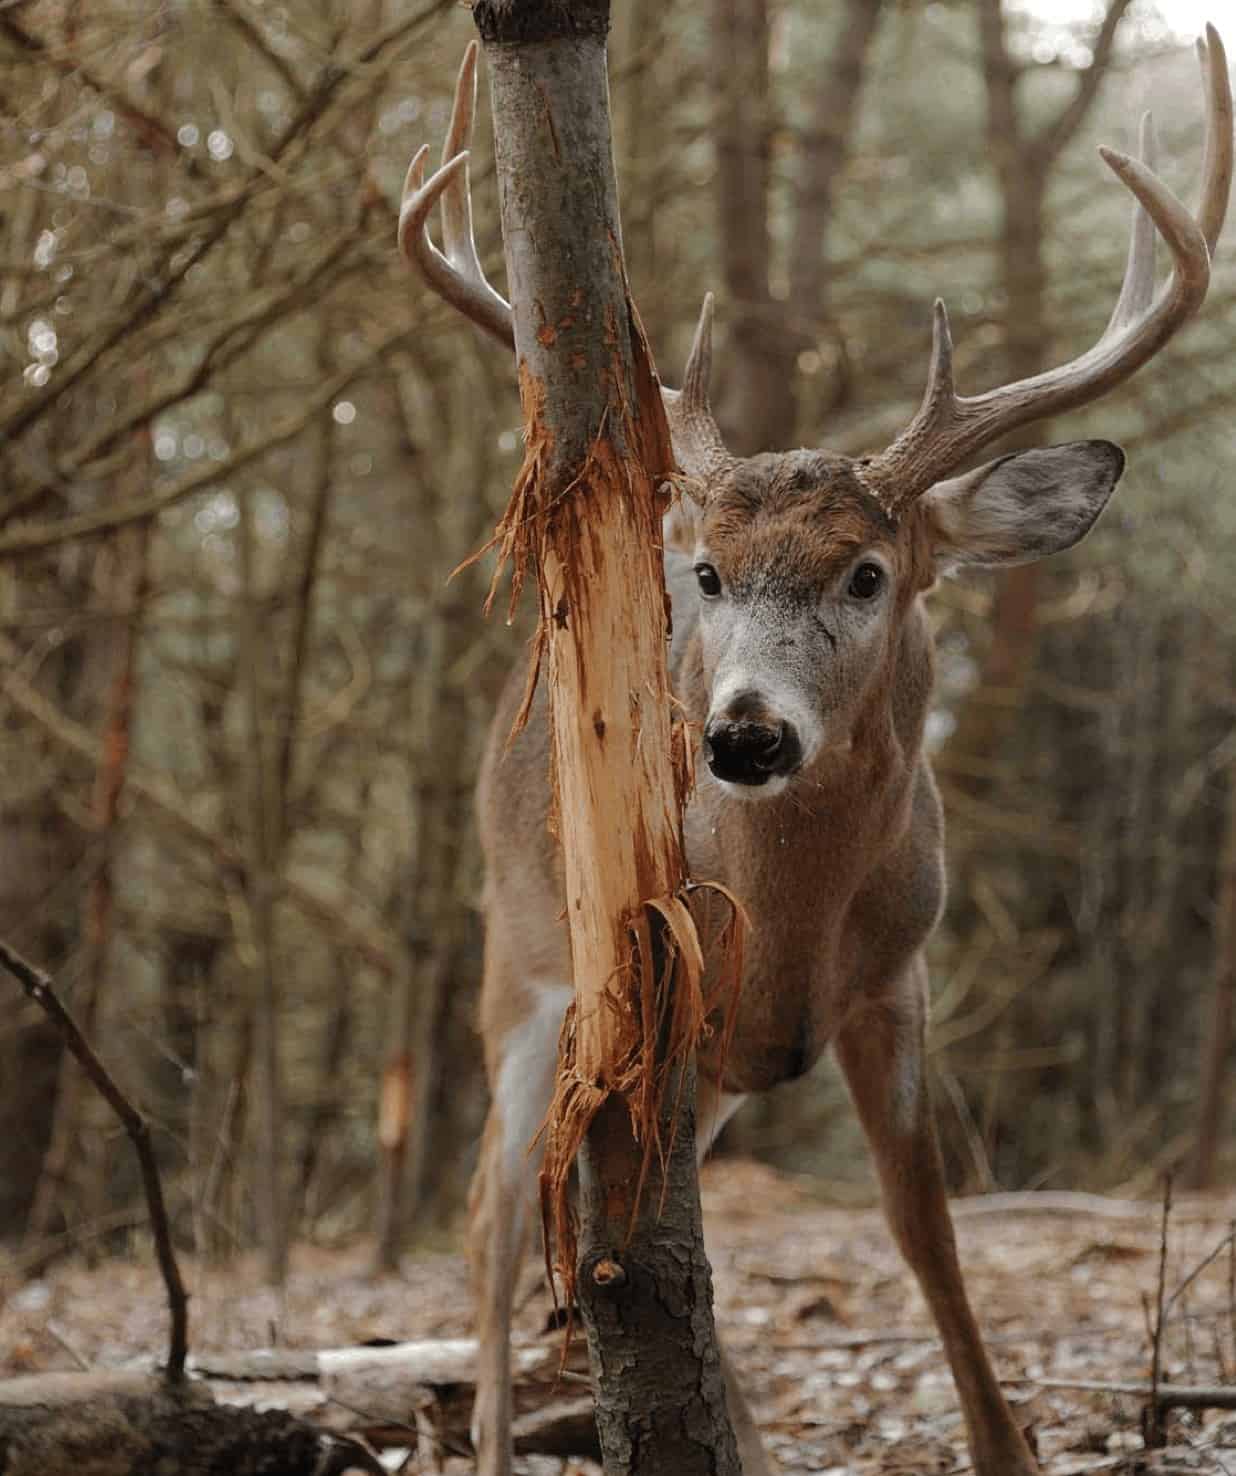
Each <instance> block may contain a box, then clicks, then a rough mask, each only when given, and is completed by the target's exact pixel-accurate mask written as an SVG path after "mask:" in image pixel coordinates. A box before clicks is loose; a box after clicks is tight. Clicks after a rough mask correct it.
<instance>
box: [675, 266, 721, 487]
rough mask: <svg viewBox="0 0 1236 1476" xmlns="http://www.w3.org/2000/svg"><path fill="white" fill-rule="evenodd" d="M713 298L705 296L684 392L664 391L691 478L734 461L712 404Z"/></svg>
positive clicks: (677, 446) (677, 443)
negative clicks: (710, 396) (709, 383)
mask: <svg viewBox="0 0 1236 1476" xmlns="http://www.w3.org/2000/svg"><path fill="white" fill-rule="evenodd" d="M712 314H713V295H712V293H711V292H707V293H705V294H704V303H703V306H702V307H701V308H700V318H699V322H698V323H697V324H696V325H695V337H694V339H693V340H692V343H691V352H690V354H689V355H688V357H687V367H686V369H685V371H684V372H683V377H682V389H681V390H678V391H675V390H670V389H666V390H662V396H663V398H664V401H665V412H666V415H667V417H668V418H669V422H670V432H671V435H672V437H673V441H674V453H675V455H676V456H677V457H678V460H679V462H680V463H681V464H682V469H683V471H685V472H686V473H687V474H688V475H689V476H702V475H704V474H706V473H707V472H708V471H710V470H714V469H715V468H716V467H717V466H719V465H723V464H724V463H725V462H727V461H729V460H730V454H729V452H728V451H727V450H726V449H725V442H724V441H723V440H722V439H721V432H720V431H719V430H718V429H717V422H716V421H715V420H714V419H713V414H712V407H711V406H710V404H709V402H708V381H709V379H710V378H711V375H712Z"/></svg>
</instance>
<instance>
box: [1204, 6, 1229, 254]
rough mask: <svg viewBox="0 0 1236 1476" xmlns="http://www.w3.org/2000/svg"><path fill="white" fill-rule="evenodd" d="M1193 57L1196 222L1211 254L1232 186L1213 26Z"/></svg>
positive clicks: (1225, 81) (1223, 83)
mask: <svg viewBox="0 0 1236 1476" xmlns="http://www.w3.org/2000/svg"><path fill="white" fill-rule="evenodd" d="M1197 57H1198V61H1199V62H1200V63H1201V67H1202V80H1203V83H1204V85H1205V88H1206V143H1205V146H1204V150H1203V153H1202V202H1201V205H1200V207H1199V209H1198V213H1197V215H1198V223H1199V225H1200V226H1201V228H1202V234H1203V235H1204V236H1205V237H1206V245H1207V247H1208V248H1209V250H1210V254H1211V255H1212V256H1213V255H1214V250H1215V246H1216V245H1217V244H1218V241H1219V232H1220V231H1221V230H1222V229H1223V217H1224V214H1225V213H1226V211H1227V199H1228V195H1229V193H1230V192H1231V188H1232V88H1231V82H1230V81H1229V78H1228V71H1227V53H1226V52H1225V51H1224V49H1223V41H1222V39H1221V37H1220V36H1219V33H1218V31H1216V30H1215V28H1214V26H1211V25H1208V26H1207V27H1206V35H1205V37H1201V36H1199V37H1198V41H1197Z"/></svg>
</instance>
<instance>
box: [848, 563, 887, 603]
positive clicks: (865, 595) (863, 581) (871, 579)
mask: <svg viewBox="0 0 1236 1476" xmlns="http://www.w3.org/2000/svg"><path fill="white" fill-rule="evenodd" d="M883 587H884V570H883V569H881V568H880V566H879V564H860V565H859V566H858V568H857V569H855V571H854V573H853V574H851V575H850V587H849V589H848V590H847V593H848V594H850V595H852V596H853V597H854V599H856V600H870V599H874V598H875V596H876V595H878V594H879V593H880V590H881V589H882V588H883Z"/></svg>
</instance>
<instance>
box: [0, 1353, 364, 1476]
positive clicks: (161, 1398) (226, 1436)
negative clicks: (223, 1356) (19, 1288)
mask: <svg viewBox="0 0 1236 1476" xmlns="http://www.w3.org/2000/svg"><path fill="white" fill-rule="evenodd" d="M153 1471H175V1472H176V1473H177V1476H273V1473H275V1472H278V1473H279V1476H328V1473H329V1476H343V1473H345V1472H348V1471H361V1472H367V1473H371V1476H382V1467H381V1466H380V1465H379V1464H378V1462H377V1461H376V1460H375V1459H374V1457H373V1456H372V1455H370V1454H369V1453H368V1452H367V1451H365V1450H364V1448H363V1447H362V1446H360V1445H359V1444H358V1443H357V1442H356V1441H355V1440H352V1439H348V1438H340V1437H339V1436H337V1435H335V1434H332V1433H329V1432H324V1431H321V1430H316V1429H314V1427H313V1426H312V1425H310V1424H307V1423H306V1422H305V1421H304V1420H300V1419H297V1418H296V1417H295V1416H293V1415H290V1414H288V1413H287V1412H286V1411H283V1410H258V1409H236V1408H230V1407H227V1406H225V1405H221V1404H216V1403H215V1400H214V1397H213V1395H212V1394H211V1391H210V1389H209V1388H208V1387H207V1386H205V1385H203V1384H201V1383H197V1382H195V1381H180V1382H177V1383H169V1382H168V1381H167V1380H166V1379H164V1378H162V1377H160V1376H158V1375H154V1374H138V1373H107V1374H60V1373H50V1374H33V1375H27V1376H26V1377H23V1378H17V1379H9V1380H6V1381H5V1382H3V1383H0V1476H66V1473H70V1472H71V1473H72V1476H144V1473H149V1472H153Z"/></svg>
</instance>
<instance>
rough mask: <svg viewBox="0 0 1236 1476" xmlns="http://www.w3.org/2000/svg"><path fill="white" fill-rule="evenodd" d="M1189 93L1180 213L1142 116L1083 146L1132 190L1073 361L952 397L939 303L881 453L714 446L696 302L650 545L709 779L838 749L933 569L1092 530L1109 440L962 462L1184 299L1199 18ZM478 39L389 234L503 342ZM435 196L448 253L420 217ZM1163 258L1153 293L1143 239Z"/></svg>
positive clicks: (1213, 45)
mask: <svg viewBox="0 0 1236 1476" xmlns="http://www.w3.org/2000/svg"><path fill="white" fill-rule="evenodd" d="M1198 54H1199V59H1200V61H1201V67H1202V79H1203V88H1204V92H1205V98H1206V142H1205V151H1204V161H1203V183H1202V197H1201V204H1200V207H1199V210H1198V212H1197V215H1196V216H1194V215H1193V214H1191V213H1190V212H1189V211H1188V210H1187V209H1186V207H1185V206H1184V205H1182V204H1181V202H1180V201H1179V200H1178V199H1177V198H1176V196H1175V195H1174V194H1173V193H1172V191H1171V190H1170V189H1169V188H1168V187H1167V185H1165V184H1164V183H1163V182H1162V180H1160V179H1159V178H1158V176H1157V175H1156V174H1155V173H1154V170H1153V167H1152V159H1151V152H1152V134H1151V128H1150V120H1149V117H1147V118H1146V119H1145V120H1144V121H1143V125H1142V129H1141V143H1140V149H1139V155H1140V157H1139V158H1131V157H1129V156H1127V155H1124V154H1121V153H1117V152H1116V151H1115V150H1112V149H1106V148H1105V149H1101V150H1100V154H1101V155H1102V158H1103V160H1104V162H1105V163H1106V164H1107V165H1108V166H1109V167H1110V168H1111V169H1112V171H1113V172H1114V173H1115V174H1116V176H1117V178H1118V179H1120V181H1121V182H1122V184H1124V185H1125V187H1126V188H1127V189H1128V190H1129V191H1130V193H1131V194H1132V195H1133V196H1134V200H1135V205H1134V215H1133V223H1132V228H1131V233H1130V241H1129V248H1128V258H1127V265H1126V269H1125V276H1124V283H1123V286H1122V288H1121V291H1120V295H1119V298H1118V300H1117V303H1116V307H1115V310H1114V312H1113V313H1112V316H1111V319H1110V321H1109V323H1108V325H1107V328H1106V329H1105V331H1104V333H1103V335H1102V336H1101V337H1100V339H1099V340H1098V342H1097V343H1096V344H1094V346H1093V347H1091V348H1090V349H1088V350H1087V351H1086V352H1085V353H1083V354H1082V355H1080V357H1078V358H1076V359H1074V360H1072V361H1071V362H1069V363H1067V364H1064V365H1062V366H1060V367H1058V368H1055V369H1051V370H1048V371H1046V372H1045V373H1043V374H1039V375H1035V376H1034V377H1033V378H1030V379H1025V380H1021V381H1018V382H1016V383H1013V384H1008V385H1004V386H1002V387H1000V388H998V389H993V390H989V391H988V392H986V393H985V394H981V395H976V396H973V397H965V396H961V395H959V394H958V393H957V390H956V387H955V385H954V381H953V363H952V340H951V337H950V333H949V324H948V315H947V313H946V312H945V309H944V305H943V303H942V302H939V301H937V302H936V304H935V317H934V330H933V340H932V351H931V360H930V365H929V369H928V374H927V388H926V392H925V394H924V396H923V401H922V404H921V406H920V407H919V410H918V412H917V413H916V414H915V416H914V417H913V419H912V420H911V421H910V423H909V425H908V426H907V427H906V428H905V430H904V431H903V432H902V433H901V434H900V435H899V436H898V437H897V438H896V439H895V440H894V441H893V442H892V444H891V445H889V446H888V447H887V448H885V449H884V450H883V451H880V452H879V453H878V454H875V455H871V456H862V457H858V458H850V457H846V456H842V455H839V454H836V453H832V452H829V451H826V450H818V451H792V452H784V453H771V454H763V455H759V456H754V457H748V458H738V457H734V456H731V455H730V454H729V453H728V452H727V451H726V448H725V444H724V441H723V439H722V437H721V434H720V431H719V430H718V428H717V425H716V422H715V420H714V418H713V415H712V412H711V409H710V407H709V401H708V381H709V369H710V364H711V354H712V350H711V333H712V315H713V304H712V297H711V295H709V296H708V297H706V298H705V301H704V307H703V311H702V312H701V315H700V320H699V325H698V328H697V330H696V335H695V342H694V344H693V347H692V350H691V355H690V358H689V360H688V363H687V368H686V373H685V376H684V381H683V388H682V390H681V391H674V390H670V389H666V390H664V391H663V395H664V399H665V406H666V412H667V416H668V419H669V423H670V428H671V432H672V436H673V444H674V450H675V454H676V456H677V458H678V461H679V463H680V466H681V468H682V470H683V472H684V473H685V486H686V488H687V491H686V492H684V493H683V495H681V496H680V497H679V499H678V501H677V503H676V504H675V506H674V507H673V508H672V509H671V512H670V514H669V515H668V516H667V519H666V526H665V535H666V544H667V547H670V548H673V549H676V550H678V551H679V552H681V553H684V554H686V555H687V556H688V557H689V558H690V559H691V560H692V561H693V563H694V568H695V576H696V580H697V583H698V589H699V598H700V620H699V630H700V644H701V658H702V663H703V673H704V679H705V683H706V687H707V691H708V711H707V716H706V718H705V719H704V725H705V727H704V731H705V746H706V754H707V757H708V762H709V765H710V768H711V769H712V772H713V774H714V776H715V777H716V778H717V779H718V780H719V781H720V782H721V783H722V784H723V785H724V786H725V787H726V788H727V789H728V790H729V791H730V792H731V793H732V794H734V795H735V796H740V795H741V796H743V797H752V798H754V797H756V796H763V795H768V794H773V793H776V792H777V791H778V790H779V789H781V788H783V787H784V786H785V785H786V783H787V782H789V781H790V780H791V778H792V777H793V776H794V775H795V774H796V773H798V772H799V771H800V770H809V769H810V768H811V766H812V765H813V764H814V763H815V762H816V760H817V759H818V758H819V757H820V755H821V754H823V753H825V752H826V751H828V750H832V749H838V748H842V749H844V748H845V747H847V746H848V745H849V743H850V741H851V739H852V737H853V736H854V734H855V732H856V729H857V727H858V726H859V724H860V720H861V716H862V714H863V712H864V710H865V709H866V708H867V707H868V706H869V705H870V704H869V698H870V696H871V694H872V691H873V689H874V688H877V687H879V685H880V684H881V683H885V684H887V681H888V679H889V673H890V672H891V671H892V669H893V668H894V666H895V664H896V663H895V657H896V652H897V648H898V644H899V642H900V641H901V639H902V636H903V631H904V628H905V616H906V614H907V611H908V610H909V608H910V606H911V605H912V604H913V602H914V600H915V598H916V596H918V595H919V594H920V593H921V592H922V591H923V590H925V589H926V588H928V587H929V586H930V585H931V584H932V583H933V582H934V581H935V579H936V577H937V574H938V573H939V572H941V571H942V570H947V569H949V568H951V567H953V566H956V565H960V564H966V563H973V564H986V565H1001V564H1016V563H1024V562H1027V561H1030V560H1034V559H1039V558H1042V557H1044V556H1045V555H1047V554H1051V553H1056V552H1059V551H1061V550H1063V549H1066V548H1070V547H1072V546H1073V544H1075V543H1077V542H1078V541H1079V540H1080V539H1081V538H1083V537H1084V536H1085V535H1086V533H1087V532H1089V530H1090V528H1091V527H1092V526H1093V524H1094V522H1095V519H1096V518H1097V517H1098V516H1099V514H1100V513H1101V512H1102V510H1103V508H1104V507H1105V506H1106V504H1107V501H1108V499H1109V498H1110V496H1111V494H1112V492H1113V490H1114V488H1115V486H1116V483H1117V481H1118V480H1119V478H1120V475H1121V472H1122V470H1123V468H1124V455H1123V453H1122V452H1121V451H1120V449H1119V448H1118V447H1117V446H1114V445H1112V444H1111V443H1110V442H1108V441H1081V442H1074V443H1071V444H1067V445H1061V446H1053V447H1047V448H1044V449H1040V450H1030V451H1021V452H1017V453H1014V454H1012V455H1008V456H1002V457H999V458H997V459H996V460H994V461H991V462H988V463H987V464H986V465H982V466H978V467H976V468H974V469H971V470H964V471H961V472H960V474H958V469H959V468H961V467H964V466H965V465H966V464H967V463H968V462H969V461H970V460H971V459H972V458H973V457H974V456H975V455H976V454H977V453H978V452H980V451H981V450H982V449H983V448H984V447H985V446H988V445H990V444H991V443H992V442H994V441H996V440H998V439H999V438H1000V437H1001V436H1003V435H1005V434H1007V433H1008V432H1010V431H1013V430H1016V429H1018V428H1020V427H1022V426H1025V425H1028V424H1030V423H1032V422H1034V421H1036V420H1041V419H1045V418H1047V417H1049V416H1054V415H1058V414H1060V413H1062V412H1064V411H1066V410H1073V409H1077V408H1079V407H1081V406H1083V405H1086V404H1089V403H1090V402H1091V401H1093V400H1096V399H1098V398H1099V397H1100V396H1102V395H1104V394H1106V393H1107V392H1108V391H1109V390H1112V389H1114V388H1115V387H1116V386H1117V385H1119V384H1122V383H1123V382H1124V381H1125V380H1126V379H1128V378H1129V377H1130V376H1131V375H1132V374H1133V373H1134V372H1135V371H1136V370H1137V369H1139V368H1140V367H1141V366H1142V365H1143V364H1145V363H1146V362H1147V361H1148V360H1149V359H1151V358H1152V357H1153V356H1154V355H1155V354H1156V353H1157V352H1158V351H1159V350H1160V349H1161V348H1162V347H1163V345H1164V344H1166V343H1167V342H1168V340H1169V339H1170V338H1171V337H1172V336H1173V335H1174V334H1175V333H1176V332H1177V330H1178V329H1179V328H1180V327H1181V326H1182V325H1183V324H1184V323H1186V322H1187V321H1188V320H1189V318H1191V317H1192V316H1193V315H1194V313H1196V312H1197V310H1198V308H1199V307H1200V306H1201V303H1202V301H1203V300H1204V298H1205V296H1206V291H1207V287H1208V285H1209V280H1210V258H1211V253H1212V252H1213V250H1214V247H1215V244H1216V242H1217V240H1218V236H1219V232H1220V229H1221V227H1222V224H1223V218H1224V215H1225V213H1226V209H1227V201H1228V194H1229V191H1230V185H1231V177H1232V98H1231V91H1230V86H1229V82H1228V73H1227V62H1226V58H1225V56H1224V51H1223V45H1222V42H1221V41H1220V39H1219V37H1218V34H1217V33H1216V32H1215V30H1214V28H1213V27H1208V28H1207V34H1206V39H1205V40H1204V41H1199V42H1198ZM476 56H477V47H476V43H475V42H474V43H472V45H470V46H469V48H468V50H467V53H466V54H465V57H464V61H463V65H462V67H461V69H460V74H459V81H458V85H457V88H456V94H455V107H454V112H453V114H452V119H451V126H450V129H449V132H448V135H447V140H446V144H445V147H444V150H443V164H442V167H441V168H440V169H439V170H438V171H437V173H435V174H434V175H433V176H432V178H430V179H429V180H428V181H426V180H425V177H424V175H425V161H426V158H427V154H428V150H427V148H422V149H421V150H420V152H419V153H418V154H417V155H416V157H415V159H414V160H413V161H412V165H411V168H410V169H409V171H408V179H407V183H406V185H405V191H404V199H403V204H402V208H401V212H400V222H399V241H400V245H401V248H402V249H403V251H404V253H405V255H407V256H408V258H409V260H411V261H413V262H414V263H416V264H417V265H418V266H419V267H420V269H421V270H422V272H423V273H424V275H425V276H426V278H427V279H428V280H429V282H430V284H431V285H432V286H433V287H434V289H435V291H437V292H438V293H439V294H440V295H441V296H442V297H444V298H445V299H446V300H447V301H449V302H451V303H453V304H454V305H455V306H456V307H458V308H459V309H460V310H461V311H462V312H463V313H464V314H465V315H466V316H468V317H469V318H471V319H472V320H473V321H474V322H476V323H477V324H478V325H479V326H481V327H482V328H484V329H485V330H486V331H487V332H488V333H490V334H491V335H492V336H494V337H496V338H497V339H498V340H499V341H500V342H502V343H504V344H506V345H507V346H508V347H510V348H513V347H514V332H513V328H512V322H511V313H510V308H509V306H508V305H507V303H506V302H505V301H504V300H503V299H502V298H501V296H500V295H499V294H498V293H496V292H495V291H494V290H493V288H492V287H490V286H489V284H488V282H487V281H486V280H485V277H484V274H483V272H482V270H481V267H480V263H479V260H478V257H477V253H476V246H475V243H474V240H473V234H472V221H471V205H470V200H469V194H468V184H467V169H468V153H467V151H466V145H467V143H468V141H469V139H470V134H471V127H472V116H473V111H474V108H475V97H476V79H475V68H476ZM439 201H441V204H442V229H443V244H444V251H443V252H440V251H439V250H438V249H437V248H436V247H435V246H434V245H433V243H432V241H431V240H430V238H429V234H428V231H427V228H426V223H427V220H428V217H429V214H430V213H431V211H432V210H433V207H434V206H435V204H437V203H438V202H439ZM1156 237H1162V239H1163V241H1164V242H1165V244H1166V245H1167V247H1168V250H1169V251H1170V254H1171V258H1172V271H1171V273H1170V274H1169V276H1168V277H1167V279H1166V281H1165V282H1164V283H1163V285H1162V286H1161V287H1160V288H1159V289H1158V290H1157V291H1156V287H1155V261H1154V256H1155V242H1156Z"/></svg>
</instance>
